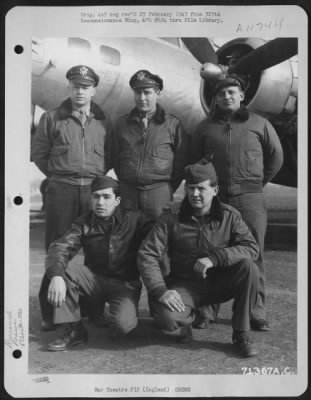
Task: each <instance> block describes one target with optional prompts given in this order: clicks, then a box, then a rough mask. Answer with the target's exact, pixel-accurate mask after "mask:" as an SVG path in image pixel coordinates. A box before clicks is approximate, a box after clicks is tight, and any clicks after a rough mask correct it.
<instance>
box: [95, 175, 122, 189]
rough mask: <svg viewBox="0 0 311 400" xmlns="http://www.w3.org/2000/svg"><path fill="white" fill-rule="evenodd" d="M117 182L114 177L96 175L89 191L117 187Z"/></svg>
mask: <svg viewBox="0 0 311 400" xmlns="http://www.w3.org/2000/svg"><path fill="white" fill-rule="evenodd" d="M118 187H119V182H118V181H116V180H115V179H113V178H111V176H106V175H105V176H98V177H96V178H95V179H94V180H93V182H92V184H91V192H92V193H93V192H96V191H97V190H103V189H109V188H112V189H118Z"/></svg>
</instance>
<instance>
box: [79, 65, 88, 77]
mask: <svg viewBox="0 0 311 400" xmlns="http://www.w3.org/2000/svg"><path fill="white" fill-rule="evenodd" d="M79 72H80V75H82V76H85V75H86V74H87V72H88V69H87V68H86V67H81V68H80V69H79Z"/></svg>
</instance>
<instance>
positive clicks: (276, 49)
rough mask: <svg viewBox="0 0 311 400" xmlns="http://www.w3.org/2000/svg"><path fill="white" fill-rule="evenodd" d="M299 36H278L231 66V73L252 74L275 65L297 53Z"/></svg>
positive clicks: (229, 70)
mask: <svg viewBox="0 0 311 400" xmlns="http://www.w3.org/2000/svg"><path fill="white" fill-rule="evenodd" d="M297 51H298V42H297V38H277V39H274V40H271V41H270V42H268V43H266V44H264V45H263V46H260V47H258V48H257V49H256V50H254V51H252V52H251V53H249V54H247V55H246V56H244V57H243V58H241V59H240V60H239V61H238V62H237V63H236V64H234V65H232V66H230V67H229V69H228V72H229V74H232V73H235V74H251V73H255V72H260V71H262V70H264V69H267V68H270V67H273V66H274V65H276V64H279V63H281V62H283V61H285V60H287V59H289V58H291V57H293V56H294V55H295V54H297Z"/></svg>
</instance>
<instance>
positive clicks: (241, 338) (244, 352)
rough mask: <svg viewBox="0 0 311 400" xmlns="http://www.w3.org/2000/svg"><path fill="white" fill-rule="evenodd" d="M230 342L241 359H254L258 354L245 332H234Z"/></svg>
mask: <svg viewBox="0 0 311 400" xmlns="http://www.w3.org/2000/svg"><path fill="white" fill-rule="evenodd" d="M232 341H233V343H234V345H235V347H236V348H237V350H238V351H239V353H240V355H241V357H245V358H247V357H254V356H257V355H258V354H259V351H258V349H257V348H256V346H255V345H254V343H252V342H251V341H250V339H249V337H248V334H247V333H246V332H245V331H234V332H233V335H232Z"/></svg>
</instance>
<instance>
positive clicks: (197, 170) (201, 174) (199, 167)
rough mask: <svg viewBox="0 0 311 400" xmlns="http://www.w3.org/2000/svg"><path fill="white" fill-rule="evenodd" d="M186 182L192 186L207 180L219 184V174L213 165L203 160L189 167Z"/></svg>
mask: <svg viewBox="0 0 311 400" xmlns="http://www.w3.org/2000/svg"><path fill="white" fill-rule="evenodd" d="M185 180H186V183H188V184H190V185H192V184H197V183H200V182H204V181H207V180H209V181H211V182H217V174H216V171H215V168H214V166H213V164H212V163H211V162H208V161H206V160H204V159H203V160H201V161H199V162H198V163H196V164H191V165H187V167H186V168H185Z"/></svg>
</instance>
